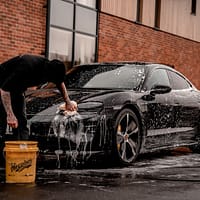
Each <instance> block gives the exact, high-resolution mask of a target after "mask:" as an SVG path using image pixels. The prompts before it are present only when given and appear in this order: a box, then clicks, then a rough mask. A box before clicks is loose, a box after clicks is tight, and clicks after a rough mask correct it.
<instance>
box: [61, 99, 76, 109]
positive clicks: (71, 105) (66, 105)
mask: <svg viewBox="0 0 200 200" xmlns="http://www.w3.org/2000/svg"><path fill="white" fill-rule="evenodd" d="M59 109H60V110H64V111H77V110H78V107H77V103H76V102H75V101H70V102H68V103H64V104H61V105H60V106H59Z"/></svg>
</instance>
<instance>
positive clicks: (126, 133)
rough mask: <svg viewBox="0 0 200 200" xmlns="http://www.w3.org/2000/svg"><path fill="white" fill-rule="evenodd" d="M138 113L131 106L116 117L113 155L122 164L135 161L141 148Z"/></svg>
mask: <svg viewBox="0 0 200 200" xmlns="http://www.w3.org/2000/svg"><path fill="white" fill-rule="evenodd" d="M140 132H141V131H140V123H139V120H138V117H137V115H136V114H135V113H134V112H133V111H132V110H131V109H129V108H126V109H123V110H122V111H121V112H120V113H119V114H118V116H117V118H116V123H115V129H114V140H113V157H114V160H115V162H117V163H118V164H121V165H130V164H131V163H133V162H134V161H135V160H136V158H137V156H138V154H139V150H140V145H141V133H140Z"/></svg>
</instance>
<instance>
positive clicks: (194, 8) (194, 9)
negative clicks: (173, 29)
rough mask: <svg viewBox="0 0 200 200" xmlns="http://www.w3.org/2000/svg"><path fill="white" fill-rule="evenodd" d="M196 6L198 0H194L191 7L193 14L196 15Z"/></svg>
mask: <svg viewBox="0 0 200 200" xmlns="http://www.w3.org/2000/svg"><path fill="white" fill-rule="evenodd" d="M196 7H197V1H196V0H192V7H191V14H192V15H196Z"/></svg>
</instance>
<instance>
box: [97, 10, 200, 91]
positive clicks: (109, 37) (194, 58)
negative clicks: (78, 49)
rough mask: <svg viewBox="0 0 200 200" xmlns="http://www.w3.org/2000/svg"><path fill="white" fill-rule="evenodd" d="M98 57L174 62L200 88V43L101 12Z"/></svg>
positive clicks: (116, 59)
mask: <svg viewBox="0 0 200 200" xmlns="http://www.w3.org/2000/svg"><path fill="white" fill-rule="evenodd" d="M99 19H100V24H99V46H98V48H99V52H98V61H99V62H101V61H150V62H161V63H166V64H170V65H174V67H175V69H177V70H179V71H180V72H182V73H183V74H184V75H185V76H187V77H188V78H189V79H190V80H191V81H192V82H193V84H194V85H195V86H196V87H197V88H199V89H200V78H199V76H200V43H199V42H195V41H192V40H188V39H185V38H182V37H177V36H175V35H172V34H168V33H166V32H162V31H157V30H154V29H152V28H149V27H146V26H143V25H138V24H135V23H133V22H130V21H127V20H124V19H121V18H118V17H114V16H111V15H107V14H105V13H101V14H100V18H99Z"/></svg>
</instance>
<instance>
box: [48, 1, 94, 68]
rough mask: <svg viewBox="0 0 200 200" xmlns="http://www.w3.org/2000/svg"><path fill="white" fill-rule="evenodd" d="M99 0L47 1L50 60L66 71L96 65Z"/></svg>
mask: <svg viewBox="0 0 200 200" xmlns="http://www.w3.org/2000/svg"><path fill="white" fill-rule="evenodd" d="M96 2H97V1H96V0H48V11H49V15H48V16H49V19H48V27H47V57H48V58H49V59H50V60H52V59H59V60H62V61H63V62H64V63H65V65H66V68H67V69H70V68H71V67H72V66H73V65H75V64H84V63H91V62H95V61H96V42H97V16H98V15H97V12H98V9H97V3H96Z"/></svg>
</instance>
